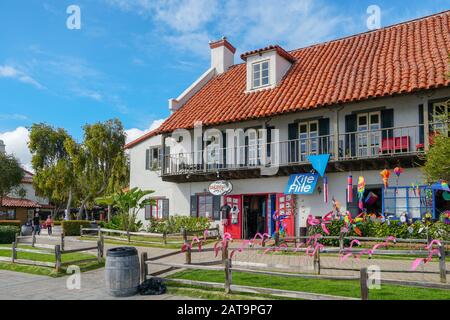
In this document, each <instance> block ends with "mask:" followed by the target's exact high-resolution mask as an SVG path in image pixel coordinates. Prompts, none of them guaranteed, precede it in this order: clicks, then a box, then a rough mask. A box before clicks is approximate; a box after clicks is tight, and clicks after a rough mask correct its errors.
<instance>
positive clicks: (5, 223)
mask: <svg viewBox="0 0 450 320" xmlns="http://www.w3.org/2000/svg"><path fill="white" fill-rule="evenodd" d="M21 225H22V222H21V221H20V220H0V226H14V227H19V228H20V226H21Z"/></svg>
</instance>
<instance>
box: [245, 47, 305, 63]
mask: <svg viewBox="0 0 450 320" xmlns="http://www.w3.org/2000/svg"><path fill="white" fill-rule="evenodd" d="M273 50H275V51H276V52H277V54H278V55H279V56H281V57H283V58H284V59H286V60H287V61H289V62H290V63H294V62H295V60H296V59H295V57H294V56H292V55H291V54H290V53H289V52H287V51H286V50H284V49H283V48H282V47H280V46H279V45H275V46H268V47H265V48H261V49H257V50H253V51H248V52H246V53H243V54H241V59H242V60H244V61H247V58H248V57H249V56H253V55H256V54H259V55H261V54H263V53H264V52H267V51H273Z"/></svg>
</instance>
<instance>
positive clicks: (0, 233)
mask: <svg viewBox="0 0 450 320" xmlns="http://www.w3.org/2000/svg"><path fill="white" fill-rule="evenodd" d="M19 232H20V229H19V228H18V227H15V226H0V243H1V244H6V243H8V244H10V243H13V242H14V240H15V239H16V233H19Z"/></svg>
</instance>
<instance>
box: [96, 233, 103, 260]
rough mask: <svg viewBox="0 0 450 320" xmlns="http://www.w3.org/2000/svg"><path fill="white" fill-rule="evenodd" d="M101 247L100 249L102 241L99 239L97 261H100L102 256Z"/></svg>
mask: <svg viewBox="0 0 450 320" xmlns="http://www.w3.org/2000/svg"><path fill="white" fill-rule="evenodd" d="M102 251H103V249H102V241H101V240H100V239H98V240H97V260H98V263H101V262H102V257H103V253H102Z"/></svg>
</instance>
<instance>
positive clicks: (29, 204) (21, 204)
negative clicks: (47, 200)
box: [2, 197, 42, 208]
mask: <svg viewBox="0 0 450 320" xmlns="http://www.w3.org/2000/svg"><path fill="white" fill-rule="evenodd" d="M2 207H8V208H41V207H42V206H41V205H40V204H39V203H37V202H36V201H32V200H28V199H19V198H10V197H4V198H3V201H2Z"/></svg>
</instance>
